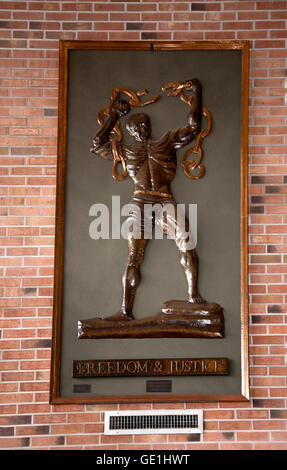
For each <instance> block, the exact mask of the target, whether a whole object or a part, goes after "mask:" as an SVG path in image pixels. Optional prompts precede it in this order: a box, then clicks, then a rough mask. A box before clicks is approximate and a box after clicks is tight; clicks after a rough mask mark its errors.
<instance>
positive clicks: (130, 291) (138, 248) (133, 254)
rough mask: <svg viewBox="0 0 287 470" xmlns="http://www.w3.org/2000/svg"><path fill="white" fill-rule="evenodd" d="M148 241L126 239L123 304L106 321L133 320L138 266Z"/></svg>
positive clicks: (138, 280)
mask: <svg viewBox="0 0 287 470" xmlns="http://www.w3.org/2000/svg"><path fill="white" fill-rule="evenodd" d="M147 242H148V239H146V240H145V239H135V238H133V237H132V236H131V237H129V238H128V263H127V266H126V269H125V272H124V274H123V278H122V282H123V303H122V308H121V310H120V311H119V312H117V313H116V314H114V315H111V316H110V317H106V318H105V320H107V321H119V320H133V319H134V317H133V313H132V309H133V304H134V298H135V293H136V290H137V287H138V285H139V282H140V266H141V264H142V262H143V259H144V251H145V247H146V245H147Z"/></svg>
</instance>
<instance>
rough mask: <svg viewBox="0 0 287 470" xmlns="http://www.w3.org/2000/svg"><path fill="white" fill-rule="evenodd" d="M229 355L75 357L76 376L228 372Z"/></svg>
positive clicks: (217, 373) (74, 374) (215, 373)
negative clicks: (135, 357)
mask: <svg viewBox="0 0 287 470" xmlns="http://www.w3.org/2000/svg"><path fill="white" fill-rule="evenodd" d="M227 374H228V359H227V358H222V357H220V358H218V357H217V358H192V359H115V360H111V359H108V360H106V359H104V360H100V361H98V360H81V361H76V360H75V361H73V377H74V378H84V377H135V376H141V377H142V376H160V375H161V376H167V375H227Z"/></svg>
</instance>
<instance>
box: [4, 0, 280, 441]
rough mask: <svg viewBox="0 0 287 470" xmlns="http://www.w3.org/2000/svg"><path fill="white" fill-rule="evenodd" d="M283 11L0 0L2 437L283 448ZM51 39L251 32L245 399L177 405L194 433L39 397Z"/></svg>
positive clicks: (44, 345)
mask: <svg viewBox="0 0 287 470" xmlns="http://www.w3.org/2000/svg"><path fill="white" fill-rule="evenodd" d="M286 20H287V2H286V1H238V2H235V1H226V2H223V1H217V0H213V1H209V0H206V1H199V0H198V1H195V2H186V1H170V0H169V1H153V0H142V1H139V0H138V1H137V0H132V1H127V2H121V1H118V0H111V1H103V0H102V1H90V0H86V1H83V2H81V1H68V0H67V1H57V0H56V1H53V0H51V1H47V2H38V1H15V2H9V1H2V2H1V3H0V67H1V71H0V126H1V127H0V203H1V207H0V221H1V227H0V276H1V278H0V331H1V350H0V354H1V356H0V359H1V363H0V364H1V365H0V376H1V382H0V410H1V415H0V436H1V437H0V448H2V449H6V448H26V449H27V448H33V449H37V448H44V449H54V448H62V447H65V448H75V449H89V448H103V447H104V448H111V449H124V448H127V449H132V448H142V449H146V448H147V449H159V448H166V449H177V448H178V449H287V444H286V442H287V431H286V424H287V409H286V397H287V383H286V380H287V379H286V375H287V363H286V337H287V320H286V312H287V307H286V306H285V303H286V293H287V287H286V279H287V265H286V261H287V253H286V251H287V250H286V246H287V244H286V242H287V199H286V198H287V189H286V188H287V186H286V183H287V176H284V175H286V170H287V161H286V158H287V157H286V155H287V137H286V131H287V122H286V120H287V116H286V104H285V97H286V95H285V93H286V88H285V87H286V83H287V79H286V75H287V74H286V69H287V67H286V57H287V51H286V38H287V32H286ZM59 39H96V40H139V39H143V40H149V39H151V40H156V39H159V40H160V39H163V40H183V41H184V40H205V39H206V40H207V39H209V40H213V39H214V40H215V39H249V40H250V46H251V61H250V151H249V155H250V160H249V161H250V248H249V249H250V353H251V358H250V363H251V367H250V378H251V400H250V403H247V404H246V403H241V404H238V403H206V404H204V405H203V404H195V405H194V404H192V405H190V404H189V405H186V406H192V407H194V406H195V407H199V408H204V409H205V431H204V433H203V435H202V436H201V438H200V440H199V441H198V440H196V441H193V440H192V439H191V440H189V436H186V435H170V436H166V435H158V436H124V437H107V436H104V435H103V412H104V410H107V409H111V408H115V409H118V408H121V409H123V408H127V406H126V405H125V406H119V405H111V406H104V405H100V406H99V405H87V406H82V405H81V406H80V405H79V406H78V405H77V406H68V405H67V406H50V405H49V404H48V394H49V366H50V362H49V361H50V338H51V323H52V285H53V249H54V246H53V245H54V210H55V171H56V140H57V139H56V135H57V93H58V89H57V87H58V81H57V76H58V70H57V68H58V40H59ZM169 406H170V405H169ZM184 406H185V405H184V404H179V405H175V407H184ZM132 407H134V406H132ZM138 407H142V408H145V409H149V408H152V405H150V404H146V405H138ZM165 407H166V405H163V404H161V405H154V408H165Z"/></svg>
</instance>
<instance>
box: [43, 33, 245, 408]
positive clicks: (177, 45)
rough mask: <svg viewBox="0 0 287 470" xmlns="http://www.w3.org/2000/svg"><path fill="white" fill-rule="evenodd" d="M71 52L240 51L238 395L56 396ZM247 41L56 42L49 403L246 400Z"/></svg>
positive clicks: (58, 365) (58, 366)
mask: <svg viewBox="0 0 287 470" xmlns="http://www.w3.org/2000/svg"><path fill="white" fill-rule="evenodd" d="M72 49H78V50H79V49H86V50H93V49H101V50H109V49H123V50H124V49H126V50H127V49H132V50H150V49H154V50H170V49H172V50H177V49H178V50H240V51H241V79H242V80H241V176H240V184H241V195H240V211H241V213H240V232H241V233H240V236H241V243H240V248H241V394H238V395H237V394H236V395H234V394H232V395H225V394H215V395H209V394H199V395H186V394H181V395H178V394H177V395H175V394H168V395H167V394H157V395H156V396H155V395H154V394H152V395H148V394H147V395H136V396H134V395H124V396H123V395H120V396H97V397H95V396H94V397H90V396H81V397H74V396H73V397H61V396H60V395H59V381H60V380H59V375H60V374H59V370H60V345H61V300H62V282H63V280H62V274H63V240H64V191H65V160H66V124H67V122H66V121H67V118H66V110H67V82H68V52H69V50H72ZM248 69H249V43H248V41H204V42H201V41H196V42H163V41H158V42H150V41H149V42H146V41H135V42H134V41H132V42H130V41H126V42H95V41H60V47H59V113H58V118H59V125H58V164H57V198H56V242H55V271H54V303H53V337H52V359H51V386H50V403H51V404H68V403H71V404H85V403H139V402H217V401H225V402H233V401H247V400H249V374H248V368H249V354H248V238H247V230H248V217H247V216H248Z"/></svg>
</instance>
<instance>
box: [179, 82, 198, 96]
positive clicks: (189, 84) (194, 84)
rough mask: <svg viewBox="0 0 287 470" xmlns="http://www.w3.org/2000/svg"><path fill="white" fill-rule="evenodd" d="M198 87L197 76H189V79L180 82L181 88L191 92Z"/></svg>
mask: <svg viewBox="0 0 287 470" xmlns="http://www.w3.org/2000/svg"><path fill="white" fill-rule="evenodd" d="M199 87H200V83H199V81H198V79H197V78H191V79H190V80H185V82H183V83H182V88H181V89H182V90H186V91H191V92H193V93H194V92H196V91H197V90H198V88H199Z"/></svg>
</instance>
